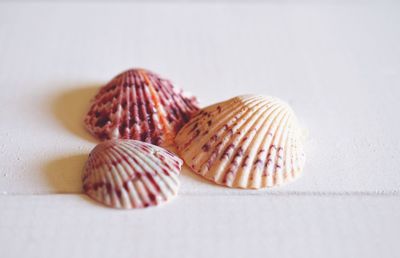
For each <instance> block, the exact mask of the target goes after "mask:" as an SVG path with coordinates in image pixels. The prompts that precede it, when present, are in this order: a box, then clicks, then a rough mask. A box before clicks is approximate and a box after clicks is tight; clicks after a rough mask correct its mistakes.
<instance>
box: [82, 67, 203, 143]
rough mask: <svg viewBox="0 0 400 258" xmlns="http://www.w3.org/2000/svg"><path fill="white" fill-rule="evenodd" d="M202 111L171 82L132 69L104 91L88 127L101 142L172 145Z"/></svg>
mask: <svg viewBox="0 0 400 258" xmlns="http://www.w3.org/2000/svg"><path fill="white" fill-rule="evenodd" d="M198 110H199V108H198V104H197V101H196V99H195V98H194V97H189V96H187V95H185V94H184V92H183V91H182V90H178V89H177V88H175V87H174V86H173V85H172V83H171V82H170V81H169V80H167V79H163V78H161V77H160V76H158V75H157V74H155V73H153V72H150V71H148V70H144V69H131V70H128V71H125V72H123V73H121V74H119V75H117V76H116V77H115V78H114V79H112V80H111V81H110V82H109V83H108V84H107V85H105V86H104V87H102V88H101V89H100V91H99V92H98V93H97V95H96V96H95V98H94V99H93V101H92V104H91V107H90V110H89V112H88V114H87V115H86V117H85V125H86V128H87V129H88V131H89V132H90V133H91V134H93V135H94V136H96V137H97V138H99V139H100V140H106V139H134V140H140V141H144V142H148V143H152V144H155V145H159V146H168V145H170V144H172V143H173V140H174V138H175V136H176V133H177V131H178V130H179V129H180V128H181V127H182V126H183V125H184V124H185V123H186V122H187V121H188V120H189V119H190V117H191V116H192V115H193V114H194V113H196V112H197V111H198Z"/></svg>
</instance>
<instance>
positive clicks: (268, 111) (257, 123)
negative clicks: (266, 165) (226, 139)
mask: <svg viewBox="0 0 400 258" xmlns="http://www.w3.org/2000/svg"><path fill="white" fill-rule="evenodd" d="M274 104H275V103H274ZM279 109H280V107H279V105H277V104H275V105H273V106H272V107H270V108H266V107H265V108H264V109H263V113H259V114H257V115H258V116H257V117H255V118H254V119H253V120H254V121H253V124H251V125H249V126H248V127H247V131H248V132H249V133H247V134H246V136H243V137H242V139H241V142H240V146H241V150H243V149H244V151H242V152H243V154H242V155H241V159H240V160H238V161H237V165H236V166H235V169H234V168H231V167H230V168H229V169H228V171H226V175H224V177H228V175H229V173H230V177H232V178H237V180H236V181H237V182H235V180H233V181H232V182H231V183H232V184H234V185H236V184H238V185H240V183H239V182H240V181H241V180H243V179H242V178H241V176H240V175H241V174H239V173H238V172H239V170H240V169H242V170H244V168H247V169H250V168H251V166H249V165H248V164H252V162H253V160H249V158H250V157H251V155H250V153H248V151H246V149H248V147H249V146H251V145H252V143H253V141H254V139H255V136H256V135H257V134H258V132H256V131H255V130H254V127H258V128H262V125H263V123H264V122H266V121H268V119H270V118H271V116H272V117H274V116H275V112H276V111H279ZM260 117H264V118H263V119H260ZM250 136H251V138H250ZM235 155H237V154H236V153H235ZM245 157H247V158H245ZM233 164H234V163H231V166H232V165H233ZM227 184H229V183H227Z"/></svg>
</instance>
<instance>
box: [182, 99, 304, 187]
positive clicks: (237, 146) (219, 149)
mask: <svg viewBox="0 0 400 258" xmlns="http://www.w3.org/2000/svg"><path fill="white" fill-rule="evenodd" d="M175 143H176V145H177V148H178V153H180V155H181V157H182V159H183V160H184V161H185V163H186V164H187V165H188V166H189V167H190V168H191V169H192V170H193V171H194V172H196V173H197V174H200V175H202V176H203V177H205V178H207V179H209V180H211V181H213V182H215V183H217V184H221V185H225V186H229V187H238V188H255V189H257V188H265V187H272V186H276V185H280V184H283V183H285V182H289V181H291V180H293V179H295V178H297V177H298V176H300V174H301V172H302V170H303V166H304V160H305V156H304V151H303V136H302V130H301V129H300V127H299V125H298V122H297V119H296V117H295V114H294V113H293V111H292V109H291V108H290V107H289V106H288V105H287V104H286V103H284V102H282V101H281V100H279V99H277V98H273V97H264V96H239V97H236V98H232V99H230V100H227V101H224V102H221V103H217V104H214V105H212V106H209V107H206V108H204V109H202V110H201V111H200V112H199V113H198V114H197V115H195V116H194V117H193V118H192V119H191V120H190V121H189V122H188V123H187V124H186V125H185V126H184V127H183V128H182V129H181V130H180V131H179V133H178V135H177V136H176V138H175Z"/></svg>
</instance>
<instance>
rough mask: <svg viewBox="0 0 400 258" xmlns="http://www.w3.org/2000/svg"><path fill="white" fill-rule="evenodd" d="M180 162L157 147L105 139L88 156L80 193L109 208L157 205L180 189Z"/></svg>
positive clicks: (130, 141) (132, 141) (133, 141)
mask: <svg viewBox="0 0 400 258" xmlns="http://www.w3.org/2000/svg"><path fill="white" fill-rule="evenodd" d="M182 163H183V162H182V160H181V159H179V158H178V157H176V156H175V155H174V154H172V153H171V152H169V151H167V150H165V149H163V148H160V147H158V146H155V145H152V144H149V143H145V142H140V141H135V140H108V141H104V142H102V143H100V144H98V145H97V146H96V147H95V148H94V149H93V150H92V151H91V153H90V154H89V159H88V160H87V162H86V164H85V168H84V172H83V178H82V180H83V190H84V191H85V193H86V194H87V195H88V196H90V197H91V198H92V199H94V200H96V201H98V202H100V203H102V204H105V205H107V206H110V207H112V208H124V209H130V208H142V207H148V206H156V205H158V204H160V203H163V202H166V201H169V200H170V199H171V198H173V197H174V196H175V195H176V194H177V192H178V188H179V180H178V176H179V173H180V169H181V166H182Z"/></svg>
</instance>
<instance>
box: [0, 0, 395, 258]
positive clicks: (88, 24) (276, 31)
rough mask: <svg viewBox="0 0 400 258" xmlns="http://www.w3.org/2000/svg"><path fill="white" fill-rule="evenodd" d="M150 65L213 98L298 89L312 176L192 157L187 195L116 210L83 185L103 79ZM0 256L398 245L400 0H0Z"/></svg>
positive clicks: (282, 252)
mask: <svg viewBox="0 0 400 258" xmlns="http://www.w3.org/2000/svg"><path fill="white" fill-rule="evenodd" d="M131 67H144V68H148V69H151V70H153V71H155V72H157V73H159V74H161V75H163V76H165V77H167V78H170V79H172V80H173V81H174V82H176V84H177V85H179V86H180V87H182V88H184V89H185V90H187V91H190V92H192V93H193V94H195V95H196V96H198V99H199V100H200V103H201V104H202V106H206V105H208V104H211V103H213V102H216V101H222V100H225V99H227V98H230V97H233V96H236V95H239V94H245V93H256V94H266V95H274V96H278V97H280V98H282V99H284V100H286V101H287V102H289V103H290V104H291V105H292V107H293V108H294V110H295V112H296V113H297V115H298V117H299V119H300V121H301V123H302V125H303V126H304V127H305V128H307V130H308V134H309V136H308V139H307V143H306V151H307V153H306V154H307V163H306V167H305V170H304V176H303V177H302V178H300V179H299V180H297V181H295V182H293V183H292V184H290V185H287V186H284V187H280V188H276V189H275V188H274V189H268V190H264V191H246V190H235V189H229V188H224V187H219V186H215V185H213V184H211V183H208V182H206V181H204V180H202V179H201V178H199V177H197V176H195V175H193V174H192V173H191V172H190V171H188V170H187V169H184V171H183V172H182V176H181V189H180V194H179V197H178V198H177V199H176V200H174V201H173V202H172V203H171V204H168V205H165V206H162V207H160V208H155V209H154V208H152V209H146V210H135V211H115V210H111V209H107V208H103V207H102V206H99V205H97V204H96V203H94V202H92V201H90V200H89V199H88V198H87V197H85V196H84V195H82V194H81V181H80V176H81V171H82V166H83V164H84V162H85V160H86V157H87V154H88V153H89V151H90V150H91V149H92V148H93V147H94V146H95V144H96V140H95V139H94V138H92V137H91V136H90V135H89V134H88V133H86V132H85V130H84V128H83V126H82V119H83V116H84V114H85V112H86V111H87V108H88V103H89V100H90V98H91V97H93V95H94V94H95V92H96V90H97V89H98V87H99V86H101V85H102V84H104V83H105V82H107V81H108V80H110V79H111V78H112V77H113V76H114V75H116V74H117V73H119V72H121V71H123V70H125V69H128V68H131ZM0 89H1V94H0V162H1V167H0V192H1V193H2V195H0V257H4V258H5V257H111V256H113V257H114V256H115V257H117V256H118V257H130V258H132V257H133V258H135V257H146V258H151V257H171V258H172V257H173V258H177V257H219V258H220V257H268V256H270V257H271V256H272V257H294V256H303V257H399V256H400V248H399V247H398V244H397V242H398V240H397V237H398V232H399V230H400V222H399V219H400V202H399V201H400V199H399V190H400V174H399V173H400V169H399V166H400V159H399V155H400V136H399V132H400V118H399V115H398V113H399V108H400V104H399V101H400V4H399V3H396V2H383V3H380V2H378V1H376V2H371V1H368V2H363V1H351V2H349V3H348V2H345V1H327V2H323V3H320V2H318V1H302V2H301V3H296V2H294V1H289V2H287V1H284V2H279V1H268V2H265V3H263V2H257V1H256V2H251V3H245V2H243V3H242V2H240V1H234V3H229V2H228V1H222V2H214V1H210V2H202V3H199V2H197V3H195V2H189V1H182V2H179V1H178V2H168V3H166V2H165V3H164V2H152V3H145V2H140V1H139V2H132V3H130V2H116V3H111V2H95V1H90V2H86V3H76V2H75V3H74V2H72V3H63V2H60V1H58V2H57V3H51V2H40V3H35V2H18V3H12V2H3V3H0Z"/></svg>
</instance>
